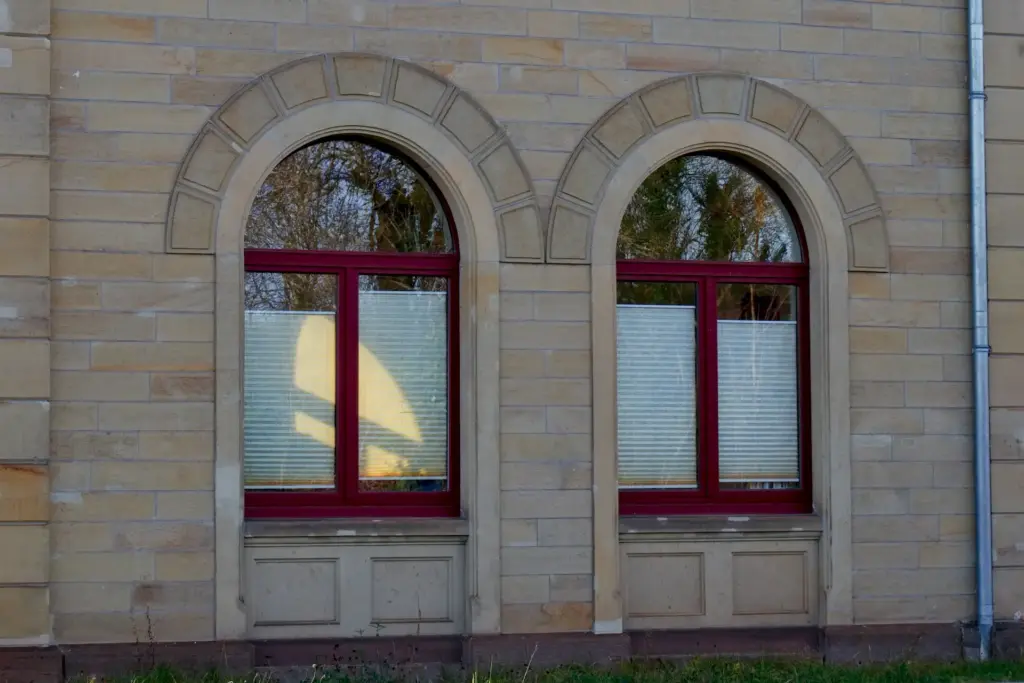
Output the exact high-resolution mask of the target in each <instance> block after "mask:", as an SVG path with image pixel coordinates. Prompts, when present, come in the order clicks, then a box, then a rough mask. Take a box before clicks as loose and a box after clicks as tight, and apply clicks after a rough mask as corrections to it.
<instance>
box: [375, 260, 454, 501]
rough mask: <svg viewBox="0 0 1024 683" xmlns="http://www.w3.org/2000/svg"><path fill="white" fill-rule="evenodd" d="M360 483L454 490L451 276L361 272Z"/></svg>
mask: <svg viewBox="0 0 1024 683" xmlns="http://www.w3.org/2000/svg"><path fill="white" fill-rule="evenodd" d="M359 489H360V490H361V491H369V492H380V491H446V490H448V280H447V279H446V278H441V277H420V276H393V275H387V276H385V275H363V276H360V278H359Z"/></svg>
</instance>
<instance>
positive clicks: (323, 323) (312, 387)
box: [295, 315, 337, 448]
mask: <svg viewBox="0 0 1024 683" xmlns="http://www.w3.org/2000/svg"><path fill="white" fill-rule="evenodd" d="M336 375H337V373H336V372H335V353H334V318H333V317H331V318H328V317H327V316H324V315H310V316H307V317H306V319H305V320H304V321H303V323H302V330H301V331H300V332H299V339H298V342H297V343H296V345H295V387H296V388H297V389H299V390H300V391H304V392H306V393H307V394H310V395H311V396H315V397H316V398H318V399H320V400H321V401H324V402H326V403H327V404H329V405H331V406H334V400H335V391H334V387H335V383H334V382H335V377H336ZM295 431H296V433H298V434H303V435H305V436H308V437H310V438H311V439H315V440H316V441H319V442H320V443H321V444H323V445H324V446H327V447H329V448H334V424H333V423H326V422H324V421H322V420H318V419H316V418H314V417H312V416H311V415H308V414H306V413H301V412H296V413H295Z"/></svg>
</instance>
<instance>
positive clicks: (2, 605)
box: [0, 586, 50, 641]
mask: <svg viewBox="0 0 1024 683" xmlns="http://www.w3.org/2000/svg"><path fill="white" fill-rule="evenodd" d="M0 613H2V614H4V615H5V616H4V619H3V620H2V621H0V638H4V639H7V638H10V639H11V640H26V641H28V640H38V639H39V638H41V637H46V636H48V635H49V633H50V609H49V589H48V588H46V587H45V586H42V587H29V586H3V587H0Z"/></svg>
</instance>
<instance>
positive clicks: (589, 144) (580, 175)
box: [546, 73, 889, 271]
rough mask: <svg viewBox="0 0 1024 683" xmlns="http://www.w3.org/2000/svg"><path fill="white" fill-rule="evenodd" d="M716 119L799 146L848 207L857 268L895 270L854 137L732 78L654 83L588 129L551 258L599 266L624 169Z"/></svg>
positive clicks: (768, 90) (562, 190)
mask: <svg viewBox="0 0 1024 683" xmlns="http://www.w3.org/2000/svg"><path fill="white" fill-rule="evenodd" d="M708 119H710V120H716V119H725V120H734V121H737V120H738V121H743V122H746V123H748V124H750V125H752V126H757V127H759V128H762V129H764V130H767V131H770V132H771V133H773V134H775V135H777V136H778V137H780V138H782V139H783V140H785V141H786V142H787V143H789V144H790V145H792V146H793V147H795V148H796V149H797V150H799V152H800V153H801V154H802V155H803V156H804V157H806V158H807V159H808V160H809V161H810V162H811V163H812V164H813V166H814V168H815V169H816V170H817V171H818V173H820V174H821V176H822V177H823V178H824V179H825V181H826V183H827V184H828V187H829V189H830V191H831V192H832V194H833V196H834V197H835V199H836V201H837V203H838V205H839V207H840V208H841V210H842V222H843V225H844V227H845V229H846V235H847V243H848V253H849V269H850V270H858V271H887V270H888V267H889V242H888V237H887V232H886V227H885V216H884V214H883V212H882V209H881V206H880V205H879V202H878V196H877V194H876V192H875V188H874V186H873V185H872V183H871V181H870V179H869V177H868V174H867V172H866V170H865V168H864V164H863V162H861V160H860V158H859V157H858V156H857V154H856V152H855V151H854V150H853V147H852V146H851V145H850V144H849V142H848V141H847V140H846V138H845V137H843V135H842V134H841V133H840V132H839V131H838V130H837V129H836V128H835V126H833V125H832V124H831V123H830V122H829V121H828V120H827V119H826V118H825V117H824V116H823V115H822V114H821V113H820V112H818V111H816V110H815V109H814V108H812V107H811V106H810V105H808V104H807V103H806V102H804V101H803V100H801V99H799V98H798V97H796V96H794V95H792V94H791V93H789V92H787V91H785V90H783V89H782V88H779V87H777V86H774V85H772V84H770V83H767V82H765V81H761V80H758V79H754V78H750V77H746V76H740V75H735V74H726V73H701V74H690V75H686V76H680V77H676V78H671V79H667V80H664V81H659V82H657V83H653V84H651V85H649V86H647V87H646V88H643V89H641V90H639V91H637V92H636V93H634V94H633V95H631V96H629V97H627V98H626V99H624V100H623V101H622V102H620V103H619V104H617V105H616V106H614V107H613V108H612V109H611V110H609V111H608V112H607V113H606V114H605V115H604V116H603V117H601V119H599V120H598V121H597V123H595V124H594V125H593V126H592V127H591V128H590V130H589V131H588V132H587V134H586V135H585V136H584V138H583V140H582V141H581V142H580V144H579V145H578V146H577V148H576V149H575V151H574V152H573V154H572V156H571V157H570V158H569V162H568V163H567V164H566V168H565V170H564V171H563V173H562V176H561V178H560V179H559V181H558V185H557V186H556V192H555V199H554V202H553V204H552V207H551V212H550V214H549V218H548V228H547V231H546V232H547V256H548V261H549V262H551V263H594V262H595V259H594V255H593V253H592V250H593V242H594V231H595V221H596V219H597V213H598V206H599V205H600V203H601V199H602V197H603V196H604V194H605V191H606V189H607V187H608V184H609V183H610V182H612V179H613V178H614V176H615V175H616V173H615V172H616V169H617V167H618V166H619V165H620V164H621V163H622V162H623V161H624V159H625V157H626V156H628V154H629V153H630V152H631V151H632V150H633V149H635V148H636V147H638V146H639V145H641V144H643V142H644V141H645V140H648V139H650V138H651V137H653V136H654V135H657V134H658V133H660V132H662V131H664V130H666V129H668V128H671V127H675V126H685V125H689V124H691V123H692V122H695V121H700V120H708ZM715 142H721V141H715ZM633 189H635V188H633ZM605 229H607V228H605Z"/></svg>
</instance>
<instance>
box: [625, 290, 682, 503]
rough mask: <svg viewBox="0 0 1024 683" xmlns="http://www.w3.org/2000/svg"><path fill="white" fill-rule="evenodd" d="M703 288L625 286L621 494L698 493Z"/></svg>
mask: <svg viewBox="0 0 1024 683" xmlns="http://www.w3.org/2000/svg"><path fill="white" fill-rule="evenodd" d="M696 312H697V306H696V287H695V286H694V285H693V284H689V283H660V282H620V283H619V285H618V306H617V311H616V313H617V328H618V352H617V353H618V467H619V487H620V488H621V489H643V488H657V489H667V488H674V489H694V488H696V487H697V407H696V401H695V398H696V391H697V380H696V362H697V333H696Z"/></svg>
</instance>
